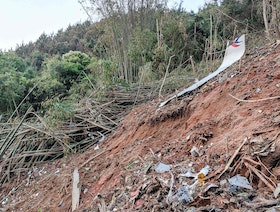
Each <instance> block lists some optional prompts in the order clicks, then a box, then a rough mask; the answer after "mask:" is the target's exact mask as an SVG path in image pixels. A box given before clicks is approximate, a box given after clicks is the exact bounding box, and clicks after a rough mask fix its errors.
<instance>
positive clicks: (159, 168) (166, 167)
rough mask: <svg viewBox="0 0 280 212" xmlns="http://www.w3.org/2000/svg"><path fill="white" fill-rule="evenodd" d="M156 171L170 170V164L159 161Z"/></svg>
mask: <svg viewBox="0 0 280 212" xmlns="http://www.w3.org/2000/svg"><path fill="white" fill-rule="evenodd" d="M155 171H156V172H157V173H164V172H168V171H170V165H166V164H164V163H158V164H157V165H156V167H155Z"/></svg>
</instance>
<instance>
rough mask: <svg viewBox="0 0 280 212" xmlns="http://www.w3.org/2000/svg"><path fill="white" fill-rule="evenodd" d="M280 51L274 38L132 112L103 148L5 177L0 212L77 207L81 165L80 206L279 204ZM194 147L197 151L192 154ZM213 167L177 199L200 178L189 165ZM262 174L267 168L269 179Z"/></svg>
mask: <svg viewBox="0 0 280 212" xmlns="http://www.w3.org/2000/svg"><path fill="white" fill-rule="evenodd" d="M279 52H280V47H279V46H276V45H272V46H269V47H266V48H263V49H258V50H257V51H256V52H254V53H250V54H249V53H247V55H246V56H245V57H244V59H243V60H242V61H241V63H240V64H236V65H235V66H232V67H231V68H229V69H228V70H227V71H225V74H224V75H223V76H221V77H220V79H223V80H217V79H215V80H212V81H210V82H209V83H207V84H206V85H205V86H203V87H202V88H201V89H199V90H198V91H197V92H196V93H194V94H193V95H191V96H188V97H184V98H183V99H181V100H174V101H173V102H171V103H169V104H168V105H166V106H164V107H162V108H158V105H159V102H160V101H159V100H157V101H152V102H149V103H147V104H144V105H142V106H140V107H138V108H135V109H133V110H132V111H131V113H130V114H129V115H128V116H126V117H125V119H124V121H123V122H122V124H121V126H120V127H119V129H118V130H117V131H116V132H115V133H114V134H113V135H111V136H110V137H108V138H107V139H106V140H105V141H104V142H103V143H100V144H99V149H96V150H95V149H89V150H88V151H87V152H85V153H83V154H77V155H72V156H67V157H65V158H63V159H60V160H57V161H54V162H51V163H48V164H44V165H42V166H41V167H37V168H36V169H35V168H34V169H33V170H31V171H30V173H29V175H28V174H26V175H25V176H20V177H18V179H14V180H13V181H12V182H11V183H9V184H5V185H4V186H3V187H2V188H1V192H0V195H1V200H2V206H1V205H0V210H1V207H2V208H3V210H4V211H5V210H6V211H71V201H72V200H71V192H72V191H71V190H72V173H73V170H74V168H75V167H78V168H79V174H80V184H81V198H80V206H79V209H78V210H77V211H98V210H100V211H102V210H103V211H135V210H140V211H162V210H166V211H170V210H174V211H186V210H187V209H190V208H193V210H194V211H195V210H198V211H201V210H205V211H210V210H215V211H216V210H217V211H226V210H229V211H234V210H236V211H240V210H241V209H242V210H243V209H244V210H246V209H250V208H251V209H252V211H254V210H256V211H258V210H259V211H262V210H264V209H267V208H272V207H275V208H276V207H277V206H275V205H279V201H278V199H277V198H274V197H273V189H274V188H275V187H276V186H277V182H278V180H279V179H280V171H278V170H279V169H280V168H279V167H278V159H279V158H280V136H278V135H279V132H280V130H279V129H280V128H279V126H280V100H279V98H273V97H276V96H280V56H279ZM219 81H220V82H219ZM234 97H236V98H239V99H242V100H245V101H239V100H237V99H235V98H234ZM266 98H270V99H266ZM252 100H254V101H252ZM246 138H247V139H248V141H247V142H245V144H244V146H243V147H242V148H241V150H240V151H239V152H237V153H236V157H235V158H233V159H234V160H233V161H232V163H231V164H230V167H229V168H228V169H227V170H226V171H225V173H224V174H223V175H222V176H221V177H220V176H219V175H220V174H221V173H222V171H223V170H224V169H225V167H226V165H227V163H228V161H229V159H230V157H231V156H232V155H234V153H235V151H236V150H237V149H238V148H239V147H240V145H241V144H242V143H243V141H244V139H246ZM268 143H269V144H271V145H267V144H268ZM272 143H273V144H272ZM193 146H195V147H197V148H198V151H199V153H198V154H199V155H195V154H194V155H192V154H191V153H190V150H191V149H192V147H193ZM272 147H273V148H274V149H273V148H272ZM265 153H267V154H268V155H269V156H270V157H269V158H268V157H267V156H266V155H265ZM158 162H162V163H164V164H168V165H171V170H170V172H164V173H157V172H156V171H155V169H154V167H155V165H156V164H157V163H158ZM262 163H263V164H262ZM191 164H192V165H191ZM206 165H209V166H210V168H211V170H210V171H209V174H208V175H207V176H206V177H205V178H204V179H203V181H205V184H204V183H202V184H201V185H199V186H197V188H196V189H195V191H194V193H193V195H192V197H193V199H192V200H190V201H189V202H180V201H178V200H176V199H174V198H171V197H172V195H171V194H170V192H172V194H173V197H174V194H176V193H177V192H178V189H179V188H180V187H182V186H185V185H187V184H188V185H190V184H192V183H193V182H194V179H192V178H189V177H180V174H184V173H185V170H186V169H187V168H190V167H191V169H192V170H193V172H194V173H197V172H199V170H201V168H203V167H205V166H206ZM265 166H266V167H267V169H269V172H268V171H267V170H265V168H264V167H265ZM252 167H253V168H252ZM254 168H255V169H257V170H259V172H257V171H255V169H254ZM271 172H272V173H271ZM257 173H260V174H266V176H267V178H266V180H267V181H269V183H266V182H265V180H263V179H262V177H261V176H260V175H258V174H257ZM236 174H240V175H242V176H245V177H246V178H247V179H248V180H249V183H250V185H251V186H252V187H253V190H246V189H241V188H238V189H236V188H235V189H236V190H234V189H231V188H230V186H228V183H225V181H224V179H228V178H230V177H231V176H234V175H236ZM172 176H173V177H174V179H173V180H172ZM262 176H264V175H262ZM263 178H265V177H263ZM171 185H172V186H173V187H172V188H170V187H171ZM209 185H211V186H210V187H209ZM269 185H272V187H269ZM233 190H234V191H233Z"/></svg>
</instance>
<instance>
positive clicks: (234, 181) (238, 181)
mask: <svg viewBox="0 0 280 212" xmlns="http://www.w3.org/2000/svg"><path fill="white" fill-rule="evenodd" d="M228 181H229V183H230V184H231V185H234V186H238V187H241V188H247V189H250V190H253V188H252V186H251V185H250V183H249V181H248V179H247V178H246V177H243V176H240V175H239V174H238V175H235V176H234V177H231V178H229V179H228Z"/></svg>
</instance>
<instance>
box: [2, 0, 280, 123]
mask: <svg viewBox="0 0 280 212" xmlns="http://www.w3.org/2000/svg"><path fill="white" fill-rule="evenodd" d="M110 2H111V1H107V2H105V3H103V1H80V4H81V6H82V7H83V8H84V9H85V11H86V12H87V13H88V14H89V16H90V14H92V13H96V12H99V14H101V17H102V18H101V19H100V21H98V22H91V21H86V22H84V23H79V24H76V25H72V26H70V25H69V27H68V28H67V29H61V30H59V31H58V32H57V33H55V34H50V35H47V34H44V33H43V34H42V35H41V36H40V37H39V38H38V40H37V41H36V42H30V43H28V44H21V45H18V47H17V48H16V49H15V50H11V51H9V52H1V54H0V70H1V71H0V87H1V91H2V92H1V94H0V110H1V113H2V114H3V115H4V116H5V117H6V118H7V117H8V115H9V114H10V113H11V112H13V111H14V110H15V109H16V108H17V106H18V105H19V104H20V103H21V102H22V101H23V100H24V101H23V102H22V105H21V107H20V108H18V109H17V110H18V112H19V113H22V112H25V111H26V109H27V108H28V107H29V106H30V105H32V106H33V108H35V109H36V110H41V111H46V110H48V109H49V107H51V106H52V105H54V104H53V103H54V102H56V103H57V102H59V103H61V104H62V105H63V102H64V101H66V100H67V101H68V102H71V101H73V99H74V100H75V101H76V100H77V99H81V98H83V97H84V96H86V95H89V93H92V91H94V92H95V93H98V94H99V95H101V96H102V92H103V91H104V89H107V88H108V87H110V86H112V85H115V84H122V85H125V86H128V87H129V86H130V85H131V83H137V82H139V80H141V82H142V83H145V82H152V81H155V80H159V79H161V78H162V77H163V76H164V75H165V72H172V71H173V72H176V73H178V74H179V75H180V74H183V75H187V74H188V73H191V72H193V71H198V72H201V71H203V72H208V71H211V69H212V68H213V67H212V66H211V65H213V62H212V61H213V60H214V59H217V58H219V57H220V56H221V55H222V53H223V50H224V49H225V45H226V43H227V41H228V40H231V39H233V38H234V37H235V36H237V35H238V34H241V33H247V34H249V36H250V35H252V37H254V38H257V37H262V36H264V34H265V33H264V31H265V26H266V27H267V32H270V37H271V38H273V39H275V38H276V36H274V34H276V35H277V32H278V31H279V29H278V27H279V25H277V24H276V23H278V16H277V15H278V14H277V12H276V14H273V11H274V9H273V8H274V7H273V6H275V7H278V6H279V5H276V4H278V1H275V2H274V1H271V3H269V1H268V2H267V5H266V6H264V4H263V3H265V2H266V1H264V2H262V1H253V0H244V1H237V0H224V1H221V2H220V1H212V3H208V4H206V5H204V7H203V8H201V9H200V10H199V12H197V13H193V12H186V11H185V9H184V8H182V7H181V4H178V5H177V6H176V7H175V8H167V7H166V6H165V5H166V1H133V2H130V3H127V5H126V3H125V1H121V0H119V1H114V2H115V3H114V6H112V5H111V4H110ZM111 3H112V2H111ZM274 4H275V5H274ZM264 12H265V14H264ZM274 12H275V11H274ZM264 15H265V17H266V18H265V19H264ZM264 21H267V22H268V23H267V24H265V23H264ZM275 27H276V28H275ZM266 35H267V36H266V38H269V37H268V36H269V33H267V34H266ZM256 42H257V41H256ZM198 63H200V65H201V66H198V65H197V64H198ZM166 69H168V70H166ZM174 70H175V71H174ZM34 86H35V87H34ZM175 89H176V88H175ZM31 90H32V92H30V91H31ZM171 90H172V89H171ZM29 92H30V93H29ZM4 116H3V118H4Z"/></svg>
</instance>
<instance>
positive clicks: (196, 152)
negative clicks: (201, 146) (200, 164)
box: [190, 146, 199, 157]
mask: <svg viewBox="0 0 280 212" xmlns="http://www.w3.org/2000/svg"><path fill="white" fill-rule="evenodd" d="M190 153H191V155H192V156H194V157H198V156H199V151H198V148H197V147H195V146H193V147H192V149H191V151H190Z"/></svg>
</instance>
